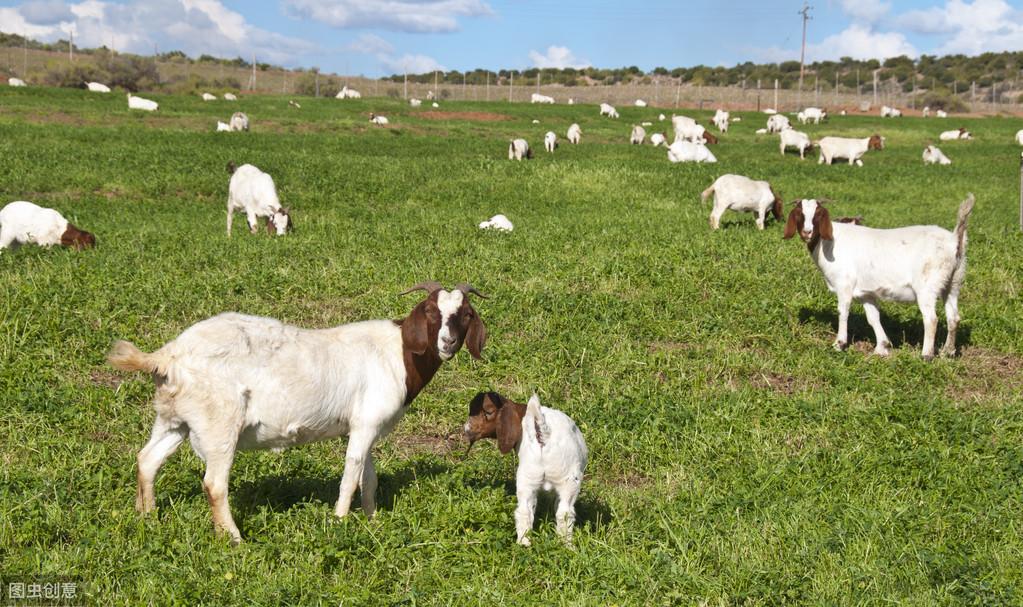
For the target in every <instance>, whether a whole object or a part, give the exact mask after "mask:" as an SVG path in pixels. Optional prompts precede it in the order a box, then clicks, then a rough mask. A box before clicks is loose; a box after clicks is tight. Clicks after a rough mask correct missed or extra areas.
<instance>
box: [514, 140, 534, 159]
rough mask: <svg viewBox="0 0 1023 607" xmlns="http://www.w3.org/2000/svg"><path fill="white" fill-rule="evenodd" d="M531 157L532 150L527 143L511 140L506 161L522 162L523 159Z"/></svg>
mask: <svg viewBox="0 0 1023 607" xmlns="http://www.w3.org/2000/svg"><path fill="white" fill-rule="evenodd" d="M532 157H533V150H531V149H530V148H529V143H528V142H527V141H526V140H525V139H512V141H511V143H510V144H508V160H522V159H523V158H526V159H530V158H532Z"/></svg>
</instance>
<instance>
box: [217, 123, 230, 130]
mask: <svg viewBox="0 0 1023 607" xmlns="http://www.w3.org/2000/svg"><path fill="white" fill-rule="evenodd" d="M230 130H231V125H230V124H228V123H226V122H221V121H219V120H218V121H217V132H218V133H223V132H228V131H230Z"/></svg>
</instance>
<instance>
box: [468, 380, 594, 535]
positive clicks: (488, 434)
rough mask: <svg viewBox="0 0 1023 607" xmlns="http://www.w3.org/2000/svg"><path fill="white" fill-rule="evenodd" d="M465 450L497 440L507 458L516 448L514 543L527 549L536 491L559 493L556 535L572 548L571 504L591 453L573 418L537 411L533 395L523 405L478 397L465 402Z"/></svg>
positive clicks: (553, 411)
mask: <svg viewBox="0 0 1023 607" xmlns="http://www.w3.org/2000/svg"><path fill="white" fill-rule="evenodd" d="M464 432H465V437H466V440H468V442H469V448H470V449H471V448H472V445H473V443H475V442H476V441H478V440H480V439H484V438H495V439H497V448H498V449H499V450H500V451H501V453H508V452H509V451H511V450H512V449H513V448H516V447H517V448H518V451H517V453H518V456H519V466H518V469H517V470H516V472H515V495H516V498H517V501H518V505H517V506H516V507H515V533H516V535H517V536H518V543H519V544H521V545H523V546H528V545H529V544H530V542H529V537H528V536H527V534H528V533H529V531H530V530H531V529H532V528H533V513H534V511H535V510H536V496H537V493H538V492H539V491H540V489H544V490H548V491H549V490H551V489H553V490H554V491H555V492H556V493H557V494H558V509H557V512H556V514H555V518H556V519H557V525H558V526H557V530H558V535H559V536H561V538H562V539H563V540H564V541H565V542H566V543H568V544H571V543H572V530H573V528H574V526H575V500H576V498H577V497H579V489H580V487H581V486H582V482H583V473H584V471H585V470H586V462H587V460H588V459H589V453H588V451H587V449H586V441H585V440H584V439H583V434H582V432H580V431H579V427H578V426H576V425H575V422H573V421H572V418H570V417H569V416H567V415H565V414H564V413H562V412H561V411H558V410H556V409H549V408H547V407H541V406H540V398H539V397H538V396H537V395H536V394H533V396H532V397H531V398H530V399H529V402H528V403H527V404H525V405H523V404H521V403H516V402H514V401H511V400H509V399H507V398H505V397H503V396H501V395H500V394H498V393H496V392H480V393H479V394H477V395H476V396H475V397H474V398H473V399H472V402H470V403H469V420H468V421H467V422H466V423H465V427H464Z"/></svg>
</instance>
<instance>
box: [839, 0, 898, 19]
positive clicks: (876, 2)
mask: <svg viewBox="0 0 1023 607" xmlns="http://www.w3.org/2000/svg"><path fill="white" fill-rule="evenodd" d="M891 8H892V4H891V3H890V2H882V0H842V11H843V12H845V14H847V15H849V16H850V17H852V18H853V19H856V20H858V21H864V22H866V23H875V22H876V21H878V20H879V19H881V17H884V16H885V15H887V14H888V11H889V10H891Z"/></svg>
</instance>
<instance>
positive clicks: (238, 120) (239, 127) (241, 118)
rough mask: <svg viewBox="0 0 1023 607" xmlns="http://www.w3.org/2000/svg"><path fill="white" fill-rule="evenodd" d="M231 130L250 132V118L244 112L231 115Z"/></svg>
mask: <svg viewBox="0 0 1023 607" xmlns="http://www.w3.org/2000/svg"><path fill="white" fill-rule="evenodd" d="M231 130H232V131H247V130H249V117H248V116H246V115H245V113H244V112H235V113H233V114H231Z"/></svg>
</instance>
